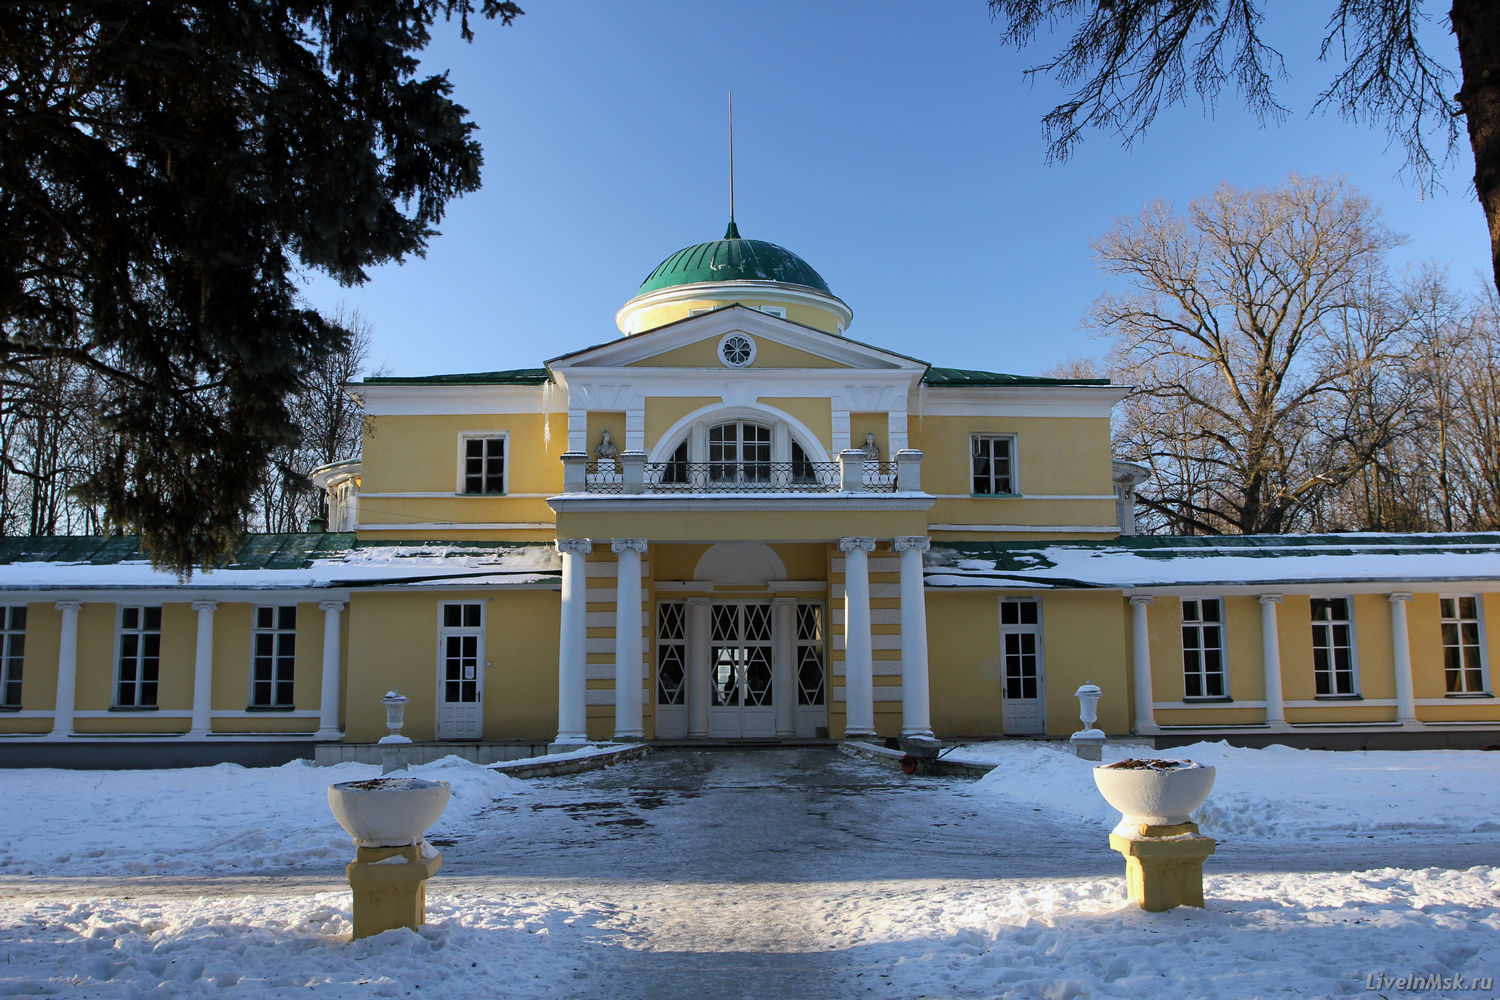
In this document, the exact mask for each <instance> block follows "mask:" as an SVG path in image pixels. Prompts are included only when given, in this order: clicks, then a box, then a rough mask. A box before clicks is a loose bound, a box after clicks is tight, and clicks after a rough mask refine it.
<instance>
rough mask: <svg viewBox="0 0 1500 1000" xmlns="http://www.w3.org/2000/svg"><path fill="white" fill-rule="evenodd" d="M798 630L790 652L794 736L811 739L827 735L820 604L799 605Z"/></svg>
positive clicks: (826, 683) (821, 609) (795, 625)
mask: <svg viewBox="0 0 1500 1000" xmlns="http://www.w3.org/2000/svg"><path fill="white" fill-rule="evenodd" d="M793 627H794V628H795V629H796V630H797V634H796V637H795V641H794V642H793V643H792V649H793V650H794V651H795V654H796V659H795V660H794V661H793V662H792V674H793V680H794V681H795V683H796V687H797V735H798V736H800V737H803V738H804V739H811V738H812V737H814V736H817V735H818V730H820V729H821V730H822V731H823V735H824V736H827V735H828V704H827V702H828V678H827V675H826V672H825V670H824V667H823V664H824V659H823V605H821V604H807V603H800V602H799V603H798V605H797V610H796V620H795V622H794V623H793Z"/></svg>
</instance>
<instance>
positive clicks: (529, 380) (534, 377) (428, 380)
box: [364, 368, 552, 385]
mask: <svg viewBox="0 0 1500 1000" xmlns="http://www.w3.org/2000/svg"><path fill="white" fill-rule="evenodd" d="M551 378H552V376H551V375H549V374H548V373H547V369H545V368H512V369H509V370H508V371H503V372H469V373H460V374H456V375H370V376H368V377H367V378H366V379H365V380H364V384H365V385H541V384H542V383H543V382H547V381H549V380H550V379H551Z"/></svg>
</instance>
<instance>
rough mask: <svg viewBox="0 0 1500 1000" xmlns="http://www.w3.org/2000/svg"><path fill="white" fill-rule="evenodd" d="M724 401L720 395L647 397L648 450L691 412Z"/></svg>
mask: <svg viewBox="0 0 1500 1000" xmlns="http://www.w3.org/2000/svg"><path fill="white" fill-rule="evenodd" d="M722 402H723V400H721V399H720V398H719V397H718V396H648V397H646V450H647V451H650V450H651V449H652V448H655V447H656V443H657V442H658V441H660V440H661V439H662V435H664V434H666V433H667V431H669V430H671V428H672V425H673V424H675V423H677V421H679V420H681V419H682V418H683V417H685V416H687V415H688V414H689V413H692V412H693V411H694V410H701V409H702V408H703V407H705V406H714V405H716V404H719V403H722Z"/></svg>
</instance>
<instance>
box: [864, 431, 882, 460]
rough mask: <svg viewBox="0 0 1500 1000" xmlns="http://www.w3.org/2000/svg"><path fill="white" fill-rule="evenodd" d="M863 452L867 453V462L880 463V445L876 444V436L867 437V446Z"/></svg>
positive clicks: (867, 435)
mask: <svg viewBox="0 0 1500 1000" xmlns="http://www.w3.org/2000/svg"><path fill="white" fill-rule="evenodd" d="M861 450H862V451H864V453H865V461H866V462H878V461H880V445H878V444H876V443H875V435H874V434H866V435H865V446H864V448H863V449H861Z"/></svg>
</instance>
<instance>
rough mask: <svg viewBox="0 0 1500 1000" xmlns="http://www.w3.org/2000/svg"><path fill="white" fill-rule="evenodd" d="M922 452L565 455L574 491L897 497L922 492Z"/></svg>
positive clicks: (565, 471)
mask: <svg viewBox="0 0 1500 1000" xmlns="http://www.w3.org/2000/svg"><path fill="white" fill-rule="evenodd" d="M920 459H921V454H920V453H919V452H904V453H901V454H900V455H898V456H897V461H894V462H876V461H869V460H866V459H864V457H863V456H862V455H861V454H860V453H859V452H852V453H845V455H844V456H841V458H840V461H837V462H806V461H803V462H673V461H667V462H647V461H646V460H645V455H644V453H640V452H636V453H630V452H626V453H624V454H622V455H621V456H620V458H619V459H618V460H615V461H609V460H605V461H602V462H598V461H595V462H590V461H588V460H587V458H586V456H584V455H582V454H579V453H576V452H570V453H568V454H566V455H564V456H563V466H564V473H565V478H566V479H567V486H566V489H567V490H568V492H583V493H598V494H603V495H618V494H626V493H631V494H634V493H649V494H654V495H661V494H702V493H738V494H743V493H848V492H858V493H895V492H898V491H901V490H912V491H915V490H920V489H921V486H920V480H919V478H918V463H919V461H920Z"/></svg>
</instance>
